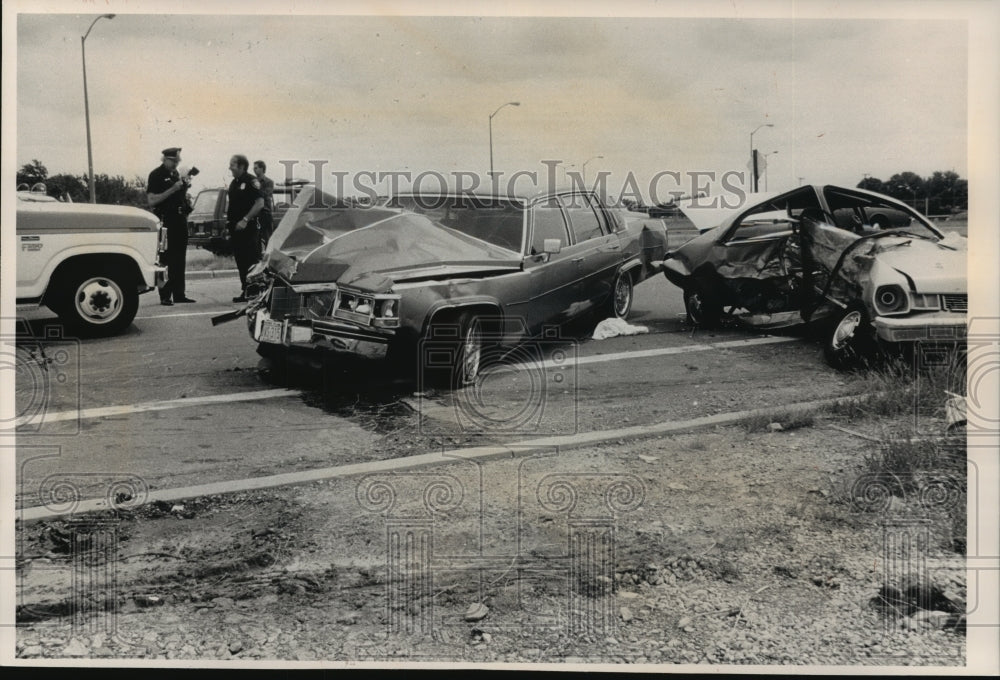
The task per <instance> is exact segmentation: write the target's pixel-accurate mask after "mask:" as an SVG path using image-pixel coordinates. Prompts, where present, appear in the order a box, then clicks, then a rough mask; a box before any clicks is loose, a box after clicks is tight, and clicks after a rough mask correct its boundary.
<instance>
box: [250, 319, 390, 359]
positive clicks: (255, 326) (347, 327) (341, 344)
mask: <svg viewBox="0 0 1000 680" xmlns="http://www.w3.org/2000/svg"><path fill="white" fill-rule="evenodd" d="M251 335H252V336H253V339H254V340H256V341H257V342H260V343H266V344H268V345H271V346H272V347H286V348H288V349H319V350H325V351H329V352H338V353H343V354H350V355H353V356H357V357H362V358H365V359H384V358H385V356H386V354H387V353H388V348H389V340H390V338H391V337H392V335H390V334H383V333H379V332H377V331H373V330H370V329H366V328H362V327H360V326H356V325H353V324H349V323H343V322H341V321H334V320H332V319H328V320H327V319H324V320H319V319H316V320H312V321H309V320H304V319H284V320H282V321H278V320H276V319H271V318H270V315H269V314H268V312H267V311H266V310H261V311H259V312H258V313H257V315H256V317H255V318H254V319H253V321H252V329H251Z"/></svg>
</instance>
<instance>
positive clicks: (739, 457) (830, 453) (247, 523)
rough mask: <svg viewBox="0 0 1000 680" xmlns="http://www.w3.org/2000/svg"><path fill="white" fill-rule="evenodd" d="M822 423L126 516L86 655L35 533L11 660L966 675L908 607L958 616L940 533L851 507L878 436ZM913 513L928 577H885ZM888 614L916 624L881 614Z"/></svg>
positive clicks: (902, 501)
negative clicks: (879, 667)
mask: <svg viewBox="0 0 1000 680" xmlns="http://www.w3.org/2000/svg"><path fill="white" fill-rule="evenodd" d="M777 418H778V421H780V415H779V416H778V417H777ZM830 418H831V417H830V416H828V415H824V414H816V415H815V416H814V419H813V422H812V423H810V424H802V425H801V426H800V427H797V428H796V429H791V430H782V431H779V430H772V429H767V430H766V431H758V430H757V429H756V428H749V429H750V430H751V431H747V429H745V428H743V427H739V426H734V427H729V428H719V429H716V430H713V431H708V432H701V433H697V434H688V435H678V436H671V437H661V438H656V439H645V440H624V441H622V442H621V443H620V444H619V445H617V446H616V447H615V448H614V449H603V448H591V449H581V450H574V451H562V452H560V451H555V450H554V451H552V452H550V453H551V455H542V456H534V457H529V458H523V459H517V458H512V459H509V460H500V461H494V462H490V463H486V464H483V465H476V464H473V463H466V462H462V461H456V463H455V464H454V465H449V466H445V467H441V468H436V469H433V470H424V471H421V472H419V473H417V472H414V473H411V474H400V475H388V476H383V477H379V478H374V477H372V478H363V479H353V480H337V481H330V482H322V483H316V484H310V485H305V486H301V487H294V488H289V489H282V490H279V491H275V492H268V493H247V494H235V495H232V496H226V497H215V498H208V499H197V500H193V501H185V502H183V503H179V504H172V505H171V506H170V507H166V505H158V506H147V507H146V508H143V509H142V510H141V511H140V512H139V513H137V514H136V515H134V516H130V517H123V518H121V524H120V542H119V548H118V552H117V555H118V557H117V564H118V565H119V571H118V575H119V579H118V598H117V603H118V606H119V616H118V628H117V633H116V634H115V635H113V636H108V637H106V638H100V639H97V640H96V641H95V639H94V637H93V636H90V637H88V636H80V635H79V634H78V633H77V634H74V629H73V628H72V626H71V624H70V621H69V619H70V618H71V617H70V616H69V614H70V612H68V611H67V603H68V602H70V601H71V598H70V596H69V588H70V583H69V581H70V579H68V578H63V579H62V581H60V580H59V579H56V578H51V572H52V569H49V572H50V576H49V577H48V578H39V572H38V571H37V568H38V566H40V565H38V564H37V562H38V560H39V559H42V560H45V559H48V560H49V561H50V562H49V567H59V566H61V567H62V572H61V573H63V575H64V576H65V572H66V567H67V565H68V564H69V562H70V561H71V560H70V559H69V557H67V556H66V555H67V553H65V552H62V553H61V552H59V551H58V550H56V549H55V548H54V541H58V539H53V535H58V532H65V531H66V527H65V526H59V525H58V524H57V523H52V522H47V523H36V524H32V525H29V526H27V527H25V528H24V529H25V530H24V532H22V533H23V536H24V541H23V543H22V551H21V562H20V564H21V565H22V570H21V574H20V575H21V577H22V583H23V587H22V594H23V598H22V601H23V602H24V603H25V605H26V606H27V605H30V606H31V607H32V609H30V612H33V613H29V610H27V609H25V608H23V607H22V609H21V610H19V622H20V623H21V628H20V630H19V636H18V640H19V642H18V645H19V649H20V650H21V651H20V653H21V654H22V656H33V655H37V656H72V655H73V654H72V653H73V652H79V651H80V650H83V655H87V656H91V655H103V654H107V655H111V656H115V657H141V658H236V657H239V658H277V659H309V658H321V659H352V660H364V659H370V660H381V661H385V660H392V659H400V660H402V659H408V660H469V661H522V662H523V661H597V662H605V663H608V662H611V663H615V662H620V663H647V662H648V663H697V662H707V663H732V664H748V663H752V664H784V663H838V664H859V663H860V664H893V665H895V664H934V665H954V664H961V663H963V662H964V654H965V643H964V637H963V635H962V634H961V630H960V629H959V626H958V625H957V619H956V620H951V619H948V618H942V617H940V616H939V615H938V614H937V613H935V610H933V609H922V608H920V606H919V605H918V604H916V602H917V600H916V599H914V598H913V597H910V599H909V600H905V598H906V597H909V596H908V595H907V593H909V594H910V595H913V594H914V593H916V595H915V597H917V598H919V590H917V591H914V588H915V587H916V588H919V587H924V588H926V589H929V590H928V592H931V593H936V596H938V597H939V599H940V598H946V599H947V602H949V603H951V606H952V607H953V610H952V611H949V612H947V614H948V616H951V615H955V614H957V612H956V611H954V610H956V609H958V608H959V607H963V608H964V600H963V599H962V598H964V587H965V586H964V562H963V558H962V555H960V554H958V553H956V552H955V551H954V548H955V544H954V542H953V541H952V540H951V534H952V533H953V529H954V527H953V526H952V525H951V524H950V521H949V520H948V517H949V515H948V514H947V513H938V514H934V513H933V512H926V508H925V507H924V506H923V505H921V503H920V500H919V494H917V495H914V491H915V489H916V487H913V488H910V489H909V490H907V489H905V488H904V489H902V490H901V491H900V493H901V495H899V496H896V495H893V493H892V492H891V490H890V493H889V499H888V503H889V505H890V506H891V507H889V508H886V507H883V506H878V507H868V506H863V505H859V503H858V501H857V498H856V494H857V493H858V490H857V488H856V487H857V483H858V480H861V479H863V476H864V475H866V474H869V473H870V472H871V469H870V467H867V468H866V460H870V457H871V456H872V455H873V454H872V451H873V447H874V442H873V441H871V440H870V439H866V438H865V437H863V436H857V434H851V433H849V432H844V431H841V430H838V429H834V428H831V427H828V425H829V424H838V425H839V426H841V427H843V423H844V421H843V420H842V419H841V420H831V419H830ZM850 425H851V426H852V427H853V428H856V430H857V431H859V432H860V434H865V433H866V432H875V430H876V426H875V423H874V422H864V421H860V422H852V423H850ZM866 428H867V429H866ZM848 429H850V428H848ZM852 494H854V495H852ZM882 500H883V501H885V499H884V498H883V499H882ZM178 506H180V507H178ZM921 513H922V514H921ZM915 517H920V518H921V519H922V520H926V522H925V523H924V524H922V525H921V526H925V527H928V529H927V531H928V534H927V535H928V536H929V537H930V538H929V540H928V541H927V542H926V543H925V544H924V546H923V549H925V550H926V557H927V563H928V564H930V565H932V567H933V568H932V569H931V570H930V571H929V572H928V573H927V574H924V575H919V574H918V575H914V574H910V573H907V574H895V573H890V572H889V571H887V567H886V564H885V563H884V561H883V557H884V555H885V544H886V537H887V536H891V532H892V531H897V532H903V534H905V532H906V531H909V529H906V528H905V527H906V526H908V525H907V524H906V523H905V522H900V523H896V524H894V523H893V521H894V518H895V519H899V520H905V519H913V518H915ZM901 527H902V528H901ZM53 532H56V533H55V534H54V533H53ZM887 532H889V533H887ZM901 535H902V534H901ZM40 554H41V555H42V556H41V557H39V555H40ZM393 556H395V557H393ZM906 579H909V580H906ZM915 579H916V580H915ZM921 579H922V580H921ZM904 581H905V582H904ZM921 583H922V584H924V585H923V586H919V585H915V584H921ZM891 589H895V590H891ZM946 593H947V594H946ZM893 598H897V599H902V600H905V601H907V602H908V603H909V604H908V605H907V612H906V613H905V615H899V614H898V613H896V612H895V611H893V610H891V609H888V608H886V607H884V606H881V607H880V606H876V604H877V603H878V602H879V601H883V602H884V601H895V600H893ZM873 600H874V601H875V602H876V604H873ZM928 602H931V603H932V604H931V605H929V606H940V604H941V603H940V602H938V601H937V600H933V598H932V599H931V600H928ZM959 603H961V604H959ZM98 604H100V603H98ZM472 605H481V606H482V607H483V608H485V611H486V614H485V615H484V616H482V617H481V618H480V619H479V620H476V621H467V620H466V617H467V613H468V612H469V610H470V607H471V606H472ZM478 611H480V613H481V611H482V610H478ZM39 612H41V613H39ZM949 621H950V625H949ZM95 642H97V643H100V644H99V645H95ZM25 650H28V651H25ZM67 650H69V651H68V652H67ZM234 650H235V651H234Z"/></svg>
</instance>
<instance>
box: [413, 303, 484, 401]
mask: <svg viewBox="0 0 1000 680" xmlns="http://www.w3.org/2000/svg"><path fill="white" fill-rule="evenodd" d="M423 347H424V350H423V352H421V353H420V356H419V361H420V367H419V368H420V378H421V379H422V381H423V382H424V383H426V384H428V385H429V386H441V387H453V388H457V387H464V386H465V385H470V384H472V383H474V382H475V381H476V378H477V377H479V369H480V367H481V365H482V358H483V326H482V323H481V322H480V321H479V318H478V317H477V316H475V315H474V314H471V313H465V314H460V315H459V316H457V317H454V316H451V317H446V318H445V319H442V320H441V321H434V322H433V323H432V324H431V326H430V329H429V331H428V334H427V337H426V338H425V341H424V343H423Z"/></svg>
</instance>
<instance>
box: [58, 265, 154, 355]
mask: <svg viewBox="0 0 1000 680" xmlns="http://www.w3.org/2000/svg"><path fill="white" fill-rule="evenodd" d="M58 286H59V288H58V290H57V291H56V299H55V300H54V303H53V306H52V309H53V311H54V312H56V314H58V315H59V316H60V317H61V318H62V320H63V322H64V323H65V324H66V325H67V326H68V327H69V328H70V329H72V331H73V332H74V333H76V334H78V335H79V336H81V337H88V338H99V337H107V336H110V335H116V334H118V333H121V332H122V331H124V330H125V329H126V328H128V325H129V324H130V323H132V320H133V319H134V318H135V314H136V312H137V311H138V310H139V289H138V285H137V284H136V282H135V281H134V280H133V278H132V276H130V275H128V274H124V273H121V272H113V271H111V269H110V268H109V267H104V268H95V269H89V268H88V269H87V270H82V269H75V270H72V271H70V272H69V273H68V274H67V275H66V276H64V277H62V280H61V281H60V282H59V283H58Z"/></svg>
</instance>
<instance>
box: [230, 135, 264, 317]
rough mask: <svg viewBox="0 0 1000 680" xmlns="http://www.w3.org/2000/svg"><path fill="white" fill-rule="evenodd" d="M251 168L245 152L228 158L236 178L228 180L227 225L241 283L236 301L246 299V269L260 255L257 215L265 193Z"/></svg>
mask: <svg viewBox="0 0 1000 680" xmlns="http://www.w3.org/2000/svg"><path fill="white" fill-rule="evenodd" d="M249 169H250V161H248V160H247V157H246V156H243V155H241V154H237V155H235V156H233V157H232V158H230V159H229V172H231V173H232V174H233V181H232V182H231V183H230V184H229V205H228V206H227V207H226V226H227V227H228V229H229V238H230V242H231V243H232V244H233V257H234V258H236V269H238V270H239V272H240V286H242V290H241V291H240V294H239V295H238V296H236V297H234V298H233V302H246V301H247V295H246V293H247V272H248V271H250V267H252V266H253V265H254V264H255V263H256V262H257V260H259V259H260V241H259V236H258V234H257V220H256V217H257V214H258V213H260V211H261V210H263V209H264V195H263V194H262V193H261V187H260V181H259V180H257V178H256V177H254V176H253V175H251V174H250V173H249V172H248V171H249Z"/></svg>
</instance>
